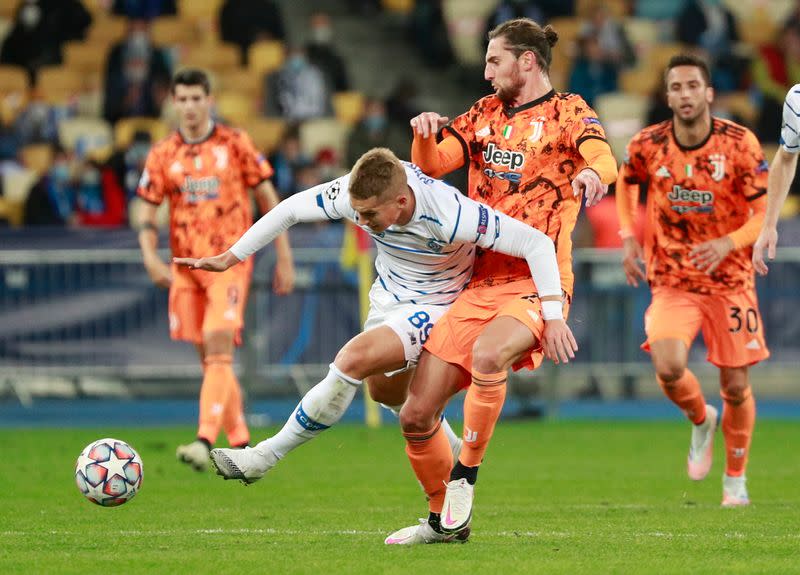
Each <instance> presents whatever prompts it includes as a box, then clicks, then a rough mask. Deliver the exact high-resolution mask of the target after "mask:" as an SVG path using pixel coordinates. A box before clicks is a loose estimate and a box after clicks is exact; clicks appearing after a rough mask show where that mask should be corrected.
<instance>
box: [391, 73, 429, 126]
mask: <svg viewBox="0 0 800 575" xmlns="http://www.w3.org/2000/svg"><path fill="white" fill-rule="evenodd" d="M418 93H419V88H418V87H417V84H416V82H415V81H414V79H413V78H412V77H411V76H401V77H400V79H398V80H397V83H396V84H395V85H394V87H393V88H392V90H391V92H389V95H388V96H387V98H386V113H387V115H388V116H389V122H391V123H392V124H397V125H399V126H401V127H402V128H403V129H405V130H407V129H408V122H409V121H410V120H411V118H414V117H415V116H418V115H419V114H421V113H422V109H421V108H420V107H419V106H418V105H417V103H416V98H417V94H418Z"/></svg>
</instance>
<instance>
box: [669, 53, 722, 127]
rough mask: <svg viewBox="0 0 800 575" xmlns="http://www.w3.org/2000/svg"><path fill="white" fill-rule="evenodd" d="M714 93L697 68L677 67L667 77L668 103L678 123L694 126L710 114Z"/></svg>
mask: <svg viewBox="0 0 800 575" xmlns="http://www.w3.org/2000/svg"><path fill="white" fill-rule="evenodd" d="M713 98H714V91H713V89H712V88H711V87H709V86H708V84H707V83H706V80H705V78H704V77H703V73H702V72H701V71H700V68H698V67H696V66H676V67H675V68H673V69H672V70H670V71H669V74H668V75H667V103H668V104H669V107H670V109H671V110H672V112H673V114H674V118H675V120H676V121H678V122H680V123H682V124H687V125H690V124H694V123H695V122H696V121H698V120H699V119H700V118H702V117H703V116H705V115H706V114H707V113H708V110H709V106H710V105H711V102H712V101H713Z"/></svg>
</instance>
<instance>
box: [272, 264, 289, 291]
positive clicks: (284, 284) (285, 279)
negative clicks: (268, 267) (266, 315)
mask: <svg viewBox="0 0 800 575" xmlns="http://www.w3.org/2000/svg"><path fill="white" fill-rule="evenodd" d="M292 291H294V262H292V259H291V258H289V259H280V258H279V259H278V262H277V263H276V264H275V272H274V274H273V276H272V292H273V293H274V294H275V295H287V294H290V293H292Z"/></svg>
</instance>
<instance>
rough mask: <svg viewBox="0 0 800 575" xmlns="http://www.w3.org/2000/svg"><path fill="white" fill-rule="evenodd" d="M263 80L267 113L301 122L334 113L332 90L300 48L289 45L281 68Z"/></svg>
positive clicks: (320, 72) (323, 76)
mask: <svg viewBox="0 0 800 575" xmlns="http://www.w3.org/2000/svg"><path fill="white" fill-rule="evenodd" d="M265 83H266V86H265V87H264V94H266V95H267V99H266V102H265V103H264V110H265V112H266V115H267V116H282V117H283V118H285V119H287V120H290V121H302V120H309V119H312V118H321V117H325V116H331V115H333V103H332V101H331V91H330V88H329V87H328V83H327V82H326V81H325V75H324V74H323V73H322V71H321V70H320V69H319V68H318V67H316V66H315V65H314V64H312V63H311V62H309V61H308V56H307V55H306V53H305V50H304V49H303V48H302V47H298V46H295V47H292V48H290V50H289V54H288V56H287V58H286V62H285V63H284V65H283V67H282V68H280V69H279V70H277V71H275V72H273V73H272V74H269V75H268V76H267V77H266V79H265Z"/></svg>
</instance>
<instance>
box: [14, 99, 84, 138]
mask: <svg viewBox="0 0 800 575" xmlns="http://www.w3.org/2000/svg"><path fill="white" fill-rule="evenodd" d="M74 115H75V113H74V110H72V109H71V108H70V107H69V106H53V105H50V104H48V103H47V102H44V101H42V100H33V101H31V102H30V103H29V104H28V105H27V106H25V108H24V109H23V110H22V112H20V114H19V116H17V119H16V120H15V121H14V134H15V135H16V139H17V142H18V143H19V145H20V146H27V145H29V144H41V143H50V144H55V143H57V142H58V124H59V122H60V121H61V120H63V119H64V118H69V117H72V116H74Z"/></svg>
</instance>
